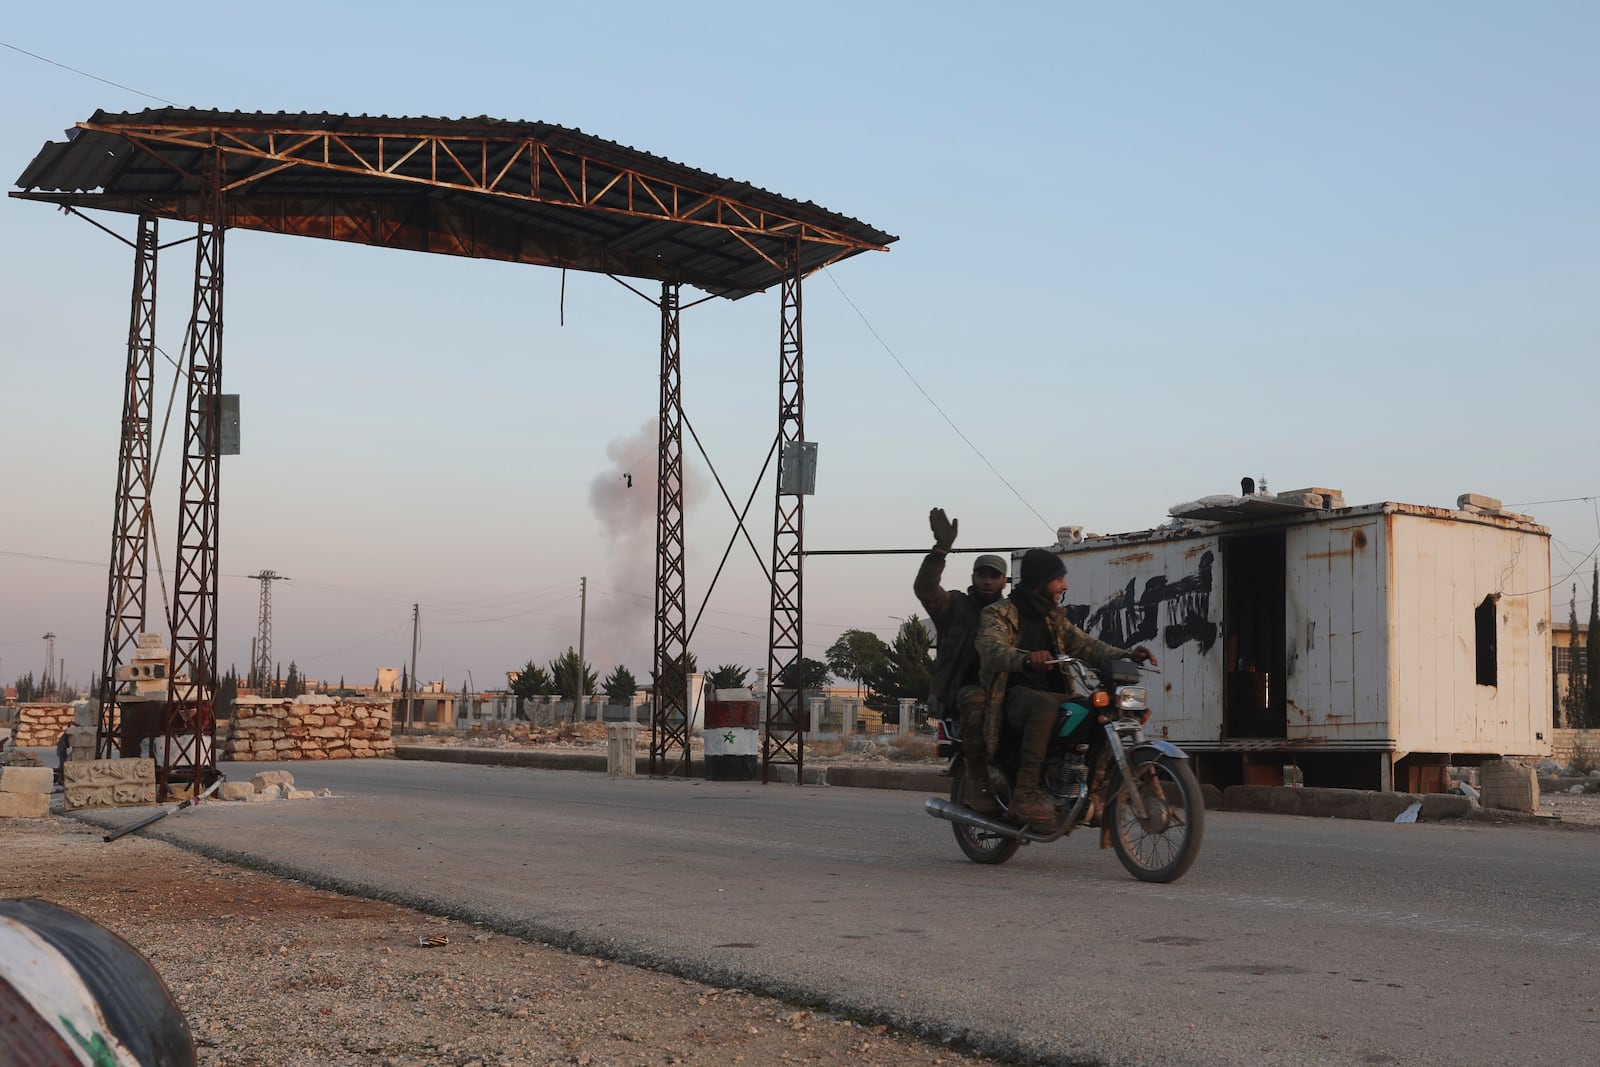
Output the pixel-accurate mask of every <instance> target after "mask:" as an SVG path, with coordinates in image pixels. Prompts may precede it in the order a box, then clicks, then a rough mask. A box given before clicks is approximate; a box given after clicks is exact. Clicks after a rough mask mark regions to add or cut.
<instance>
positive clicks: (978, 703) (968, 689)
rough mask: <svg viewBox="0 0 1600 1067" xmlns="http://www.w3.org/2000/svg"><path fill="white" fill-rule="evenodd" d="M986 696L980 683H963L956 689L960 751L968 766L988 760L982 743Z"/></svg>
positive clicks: (985, 747)
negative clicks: (959, 723)
mask: <svg viewBox="0 0 1600 1067" xmlns="http://www.w3.org/2000/svg"><path fill="white" fill-rule="evenodd" d="M988 697H989V694H988V691H987V690H985V689H984V688H983V686H981V685H964V686H962V687H961V688H960V689H958V690H956V713H957V715H958V716H959V717H960V722H961V752H962V755H964V756H965V757H966V759H967V766H969V767H971V766H975V765H976V764H978V763H980V762H987V760H988V746H987V745H986V744H985V743H984V715H985V712H986V710H987V707H988Z"/></svg>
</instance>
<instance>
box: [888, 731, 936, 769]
mask: <svg viewBox="0 0 1600 1067" xmlns="http://www.w3.org/2000/svg"><path fill="white" fill-rule="evenodd" d="M884 755H886V756H888V757H889V759H890V760H891V761H893V762H895V763H917V762H920V761H921V760H928V759H932V758H933V756H934V741H933V738H931V737H928V736H927V735H925V734H896V735H895V736H894V738H893V739H892V740H891V741H890V742H889V743H888V744H887V745H885V746H884Z"/></svg>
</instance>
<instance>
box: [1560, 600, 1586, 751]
mask: <svg viewBox="0 0 1600 1067" xmlns="http://www.w3.org/2000/svg"><path fill="white" fill-rule="evenodd" d="M1567 617H1568V619H1569V620H1570V621H1569V622H1568V624H1567V626H1568V632H1567V694H1566V696H1565V697H1563V698H1562V700H1561V707H1560V709H1559V711H1558V712H1557V715H1556V721H1557V722H1559V723H1561V725H1562V726H1564V727H1566V728H1567V729H1569V730H1575V729H1578V728H1580V727H1582V726H1583V722H1584V719H1585V718H1586V717H1587V715H1588V692H1589V685H1588V677H1589V672H1588V670H1587V667H1588V665H1589V664H1588V658H1589V657H1588V655H1587V654H1586V653H1587V649H1586V648H1585V646H1583V645H1581V644H1579V643H1578V583H1576V582H1574V583H1572V597H1571V599H1570V600H1568V601H1567ZM1590 632H1591V633H1592V632H1593V628H1592V627H1591V628H1590Z"/></svg>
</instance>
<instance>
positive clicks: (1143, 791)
mask: <svg viewBox="0 0 1600 1067" xmlns="http://www.w3.org/2000/svg"><path fill="white" fill-rule="evenodd" d="M1133 779H1134V782H1135V784H1136V785H1137V786H1138V789H1139V798H1140V799H1141V800H1143V801H1144V809H1145V817H1144V818H1143V819H1140V818H1139V816H1138V815H1137V814H1135V813H1134V811H1133V809H1132V808H1130V807H1129V805H1128V802H1127V798H1126V797H1125V796H1123V794H1122V792H1121V790H1118V792H1117V793H1116V795H1115V796H1113V797H1112V798H1111V803H1110V805H1109V806H1108V809H1107V811H1106V814H1105V819H1106V824H1107V825H1108V826H1110V827H1111V845H1112V847H1113V848H1115V849H1116V851H1117V859H1119V860H1121V861H1122V865H1123V866H1124V867H1126V868H1127V869H1128V873H1129V874H1131V875H1133V876H1134V877H1135V878H1137V879H1139V880H1140V881H1142V882H1172V881H1176V880H1177V879H1178V878H1180V877H1182V875H1183V872H1184V871H1187V870H1188V869H1189V865H1190V864H1192V863H1194V861H1195V857H1196V856H1198V855H1199V854H1200V840H1201V838H1202V837H1204V836H1205V821H1206V807H1205V802H1204V800H1202V799H1201V796H1200V782H1199V780H1198V779H1197V778H1195V776H1194V769H1193V768H1191V767H1190V766H1189V761H1188V760H1184V759H1174V758H1172V757H1171V756H1146V757H1143V758H1137V759H1135V761H1134V763H1133Z"/></svg>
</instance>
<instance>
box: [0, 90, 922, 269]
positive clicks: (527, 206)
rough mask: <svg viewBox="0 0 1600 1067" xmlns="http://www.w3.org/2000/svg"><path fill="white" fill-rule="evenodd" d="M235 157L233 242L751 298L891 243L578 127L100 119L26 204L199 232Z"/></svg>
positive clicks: (215, 116)
mask: <svg viewBox="0 0 1600 1067" xmlns="http://www.w3.org/2000/svg"><path fill="white" fill-rule="evenodd" d="M213 153H221V154H222V155H223V156H224V158H225V159H226V161H227V174H226V177H225V179H224V184H223V193H224V196H225V198H226V201H227V208H226V212H227V217H226V223H227V226H228V228H229V229H248V230H265V231H267V232H270V233H284V234H292V235H294V236H299V237H321V238H326V239H329V240H335V241H351V242H354V243H357V244H369V245H378V246H381V247H384V248H402V249H409V250H411V251H416V252H438V253H442V254H445V255H454V256H468V257H472V258H477V259H497V260H504V261H507V262H512V263H534V264H539V265H542V266H547V267H566V268H568V269H571V270H583V271H595V272H599V273H603V274H618V275H623V276H625V277H630V278H645V279H651V280H654V281H661V282H678V283H683V284H687V285H692V286H695V287H696V288H698V289H703V290H704V291H706V292H708V293H711V294H713V295H715V296H722V297H729V298H733V299H737V298H739V297H743V296H749V295H750V294H752V293H759V292H764V291H765V290H767V289H770V288H772V287H773V286H775V285H777V284H779V283H780V282H782V280H783V276H784V270H785V264H784V256H783V252H784V248H785V246H786V244H787V243H788V242H790V241H798V242H799V246H800V270H801V274H802V275H805V274H810V273H812V272H813V271H816V270H818V269H820V268H822V267H825V266H827V265H828V264H830V263H836V262H838V261H839V260H841V259H845V258H847V257H849V256H852V255H855V254H857V253H859V252H867V251H882V250H884V249H886V248H887V247H888V246H889V245H890V244H891V243H892V242H893V241H894V240H895V238H894V237H893V236H891V235H889V234H887V233H884V232H882V231H881V230H878V229H875V228H873V227H871V226H868V225H866V224H865V223H862V222H858V221H857V220H855V219H852V218H849V217H847V216H844V215H840V214H837V213H835V212H832V211H828V210H826V209H824V208H821V207H818V206H817V205H816V204H812V203H809V202H801V201H798V200H792V199H789V198H787V197H782V196H778V195H776V194H775V193H769V192H767V191H765V190H763V189H758V188H756V187H755V186H752V185H750V184H748V183H745V182H739V181H733V180H731V179H728V178H722V177H719V176H717V175H715V174H711V173H709V172H707V171H703V170H696V169H695V168H693V167H687V166H684V165H683V164H680V163H674V162H672V161H671V160H669V159H664V158H662V157H660V156H656V155H652V154H650V153H648V152H641V151H639V150H637V149H633V148H629V147H627V146H625V145H620V144H617V143H615V142H613V141H607V140H603V139H601V138H599V137H593V136H590V135H589V134H586V133H584V132H582V131H581V130H574V129H569V128H567V127H564V126H555V125H551V124H550V123H546V122H508V121H503V120H499V119H490V118H476V119H430V118H420V119H415V118H388V117H369V116H362V115H332V114H295V115H289V114H273V115H268V114H261V113H240V112H225V111H197V110H189V109H178V108H160V109H153V110H149V111H140V112H134V113H124V114H112V113H108V112H104V111H97V112H95V114H94V117H93V118H91V119H89V120H88V121H87V122H81V123H78V125H77V127H76V130H75V131H74V134H73V135H72V136H71V137H70V139H69V140H67V141H64V142H52V143H49V144H46V145H45V146H44V148H43V149H41V150H40V152H39V154H38V155H37V156H36V157H35V158H34V160H33V162H32V163H30V164H29V165H28V169H27V170H26V171H24V172H23V174H22V176H21V177H20V178H18V179H17V185H18V186H19V187H20V188H21V190H22V191H21V192H14V193H12V194H11V195H12V196H19V197H23V198H26V199H30V200H42V201H45V202H48V203H53V204H66V205H72V206H76V207H92V208H100V209H104V210H108V211H121V212H127V213H130V214H136V215H140V214H148V215H154V216H157V217H160V218H169V219H182V220H184V221H186V222H198V221H199V220H200V218H201V212H202V208H203V205H202V202H201V193H202V186H201V184H200V182H199V180H198V179H199V177H200V175H201V174H202V172H203V170H204V166H205V160H206V159H207V158H208V157H209V156H210V155H212V154H213Z"/></svg>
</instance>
